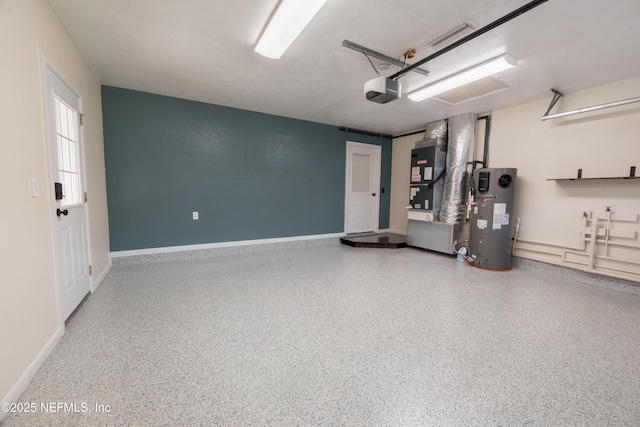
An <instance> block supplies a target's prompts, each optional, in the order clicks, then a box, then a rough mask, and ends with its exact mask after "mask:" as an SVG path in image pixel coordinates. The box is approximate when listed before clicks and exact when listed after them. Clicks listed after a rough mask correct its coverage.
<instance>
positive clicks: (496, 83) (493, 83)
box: [434, 77, 512, 105]
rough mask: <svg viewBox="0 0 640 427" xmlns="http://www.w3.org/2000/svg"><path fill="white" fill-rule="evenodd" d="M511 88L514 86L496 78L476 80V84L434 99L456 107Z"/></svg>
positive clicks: (456, 89) (453, 90) (470, 84)
mask: <svg viewBox="0 0 640 427" xmlns="http://www.w3.org/2000/svg"><path fill="white" fill-rule="evenodd" d="M510 87H512V85H510V84H509V83H506V82H504V81H502V80H498V79H496V78H495V77H485V78H484V79H480V80H476V81H475V82H472V83H469V84H466V85H464V86H460V87H458V88H455V89H451V90H450V91H448V92H444V93H441V94H439V95H437V96H435V97H434V99H437V100H438V101H442V102H446V103H447V104H451V105H455V104H461V103H463V102H467V101H470V100H472V99H476V98H480V97H481V96H485V95H488V94H490V93H494V92H498V91H501V90H504V89H508V88H510Z"/></svg>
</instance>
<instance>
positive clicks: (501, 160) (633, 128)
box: [390, 77, 640, 281]
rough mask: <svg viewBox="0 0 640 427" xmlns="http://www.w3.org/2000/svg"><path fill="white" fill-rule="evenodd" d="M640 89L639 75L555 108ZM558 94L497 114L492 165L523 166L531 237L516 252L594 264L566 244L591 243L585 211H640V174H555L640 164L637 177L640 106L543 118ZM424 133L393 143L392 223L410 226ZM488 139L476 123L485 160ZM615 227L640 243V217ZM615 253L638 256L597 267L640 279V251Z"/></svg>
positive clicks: (523, 206)
mask: <svg viewBox="0 0 640 427" xmlns="http://www.w3.org/2000/svg"><path fill="white" fill-rule="evenodd" d="M639 95H640V77H637V78H633V79H629V80H624V81H620V82H616V83H613V84H608V85H604V86H599V87H595V88H591V89H588V90H583V91H580V92H576V93H568V94H566V95H565V97H564V98H562V99H561V100H560V102H558V104H556V106H555V107H554V110H553V112H561V111H568V110H572V109H576V108H582V107H587V106H591V105H596V104H601V103H606V102H610V101H617V100H621V99H627V98H632V97H636V96H639ZM550 100H551V93H550V96H549V97H548V98H545V99H543V100H540V101H536V102H532V103H528V104H524V105H520V106H517V107H513V108H508V109H504V110H498V111H494V112H493V113H492V126H491V138H490V142H489V167H515V168H518V179H517V193H516V212H515V218H514V221H515V220H516V219H517V218H520V219H521V228H520V234H519V238H520V239H522V240H523V242H522V243H521V244H518V246H517V247H518V248H520V249H517V250H516V255H517V256H520V257H523V258H529V259H533V260H538V261H544V262H549V263H554V264H559V265H565V266H567V267H571V268H578V269H582V270H588V268H587V267H586V266H584V265H579V264H576V263H581V264H585V263H587V261H588V257H587V256H586V255H576V254H568V255H569V256H568V257H567V259H568V260H569V261H571V262H566V261H563V260H562V255H563V251H564V248H563V247H562V246H566V247H577V246H580V245H583V236H582V235H581V234H580V233H581V228H582V220H581V217H582V213H583V212H585V211H593V212H603V211H604V209H605V206H612V207H613V210H614V211H615V212H621V213H640V179H639V180H606V181H605V180H603V181H580V182H576V181H571V182H568V183H559V182H555V181H547V178H562V177H575V176H576V173H577V170H578V169H579V168H581V169H582V170H583V175H582V176H583V177H599V176H628V174H629V168H630V166H636V167H637V173H636V175H638V176H640V139H639V138H640V104H632V105H629V106H626V107H618V108H613V109H606V110H600V111H598V112H592V113H588V114H581V115H576V116H572V117H567V118H563V119H556V120H551V121H547V122H542V121H541V120H540V117H541V116H542V115H543V113H544V112H545V111H546V109H547V107H548V106H549V102H550ZM421 138H422V135H415V136H410V137H403V138H397V139H394V141H393V164H392V170H391V177H392V181H391V189H392V193H391V223H390V228H391V229H395V230H400V231H406V223H407V220H406V218H407V217H406V212H405V210H404V206H406V205H407V204H408V196H409V169H410V152H411V148H413V145H414V142H415V141H417V140H419V139H421ZM483 139H484V122H483V121H480V122H478V127H477V128H476V140H477V144H476V148H475V158H476V159H478V160H479V159H481V157H482V151H483V145H482V141H483ZM613 228H614V229H616V230H629V231H632V232H633V231H635V230H637V231H638V233H637V234H636V238H635V239H617V241H618V242H620V243H624V244H630V245H638V246H640V240H639V238H638V236H637V235H638V234H640V224H639V223H638V222H637V221H636V222H635V223H615V224H614V225H613ZM524 240H528V241H536V242H542V243H544V244H539V243H525V242H524ZM614 240H615V239H614ZM604 252H605V249H604V247H603V245H602V244H599V246H598V249H597V255H600V256H604V255H605V253H604ZM608 256H611V257H614V258H618V259H622V260H625V261H631V262H618V261H607V260H604V259H596V264H597V266H596V268H595V270H596V271H595V272H597V273H601V274H606V275H611V276H616V277H622V278H626V279H631V280H636V281H640V268H639V266H637V265H633V264H632V263H633V262H635V263H640V250H637V249H631V248H621V247H615V246H612V247H609V248H608ZM605 267H607V268H605ZM612 269H615V270H612ZM617 270H625V271H630V273H624V272H621V271H617Z"/></svg>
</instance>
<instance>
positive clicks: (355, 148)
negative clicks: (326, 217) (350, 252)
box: [344, 141, 382, 233]
mask: <svg viewBox="0 0 640 427" xmlns="http://www.w3.org/2000/svg"><path fill="white" fill-rule="evenodd" d="M381 153H382V147H380V146H378V145H370V144H361V143H357V142H351V141H349V142H347V159H346V160H347V167H346V180H345V181H346V188H345V226H344V227H345V228H344V229H345V233H362V232H367V231H374V232H377V231H378V222H379V205H380V195H379V194H378V192H379V189H380V157H381Z"/></svg>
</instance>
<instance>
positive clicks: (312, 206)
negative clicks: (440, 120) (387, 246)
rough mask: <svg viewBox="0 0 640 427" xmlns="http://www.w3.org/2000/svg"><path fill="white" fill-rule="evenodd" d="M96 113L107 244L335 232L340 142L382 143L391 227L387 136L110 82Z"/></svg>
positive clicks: (384, 205) (340, 203)
mask: <svg viewBox="0 0 640 427" xmlns="http://www.w3.org/2000/svg"><path fill="white" fill-rule="evenodd" d="M310 102H312V101H311V100H310ZM102 111H103V115H104V117H103V122H104V143H105V162H106V169H107V197H108V206H109V232H110V240H111V250H112V251H122V250H132V249H144V248H155V247H165V246H179V245H191V244H202V243H218V242H229V241H238V240H253V239H268V238H278V237H291V236H304V235H314V234H326V233H340V232H342V231H343V229H344V187H345V157H346V141H356V142H363V143H368V144H375V145H380V146H382V171H381V172H382V173H381V187H382V188H384V190H385V191H384V193H383V194H380V224H379V226H380V228H381V229H385V228H388V227H389V203H390V189H391V139H389V138H379V137H370V136H366V135H361V134H356V133H349V132H343V131H340V130H339V129H338V128H337V127H334V126H329V125H325V124H320V123H313V122H308V121H303V120H296V119H290V118H285V117H279V116H273V115H269V114H262V113H256V112H251V111H246V110H240V109H235V108H229V107H222V106H219V105H212V104H204V103H200V102H194V101H187V100H184V99H178V98H171V97H166V96H160V95H154V94H149V93H144V92H137V91H132V90H127V89H119V88H115V87H109V86H103V87H102ZM193 211H198V212H199V215H200V219H199V220H198V221H193V220H192V212H193Z"/></svg>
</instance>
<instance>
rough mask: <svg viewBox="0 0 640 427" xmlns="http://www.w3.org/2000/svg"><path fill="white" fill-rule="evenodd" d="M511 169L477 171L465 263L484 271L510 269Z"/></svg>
mask: <svg viewBox="0 0 640 427" xmlns="http://www.w3.org/2000/svg"><path fill="white" fill-rule="evenodd" d="M517 172H518V170H517V169H513V168H483V169H477V170H476V171H475V173H474V175H473V185H474V189H475V205H474V206H473V212H472V215H471V237H470V240H469V258H468V259H469V262H470V264H471V265H474V266H476V267H480V268H484V269H487V270H508V269H510V268H511V229H512V224H513V203H514V197H515V186H516V174H517Z"/></svg>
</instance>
